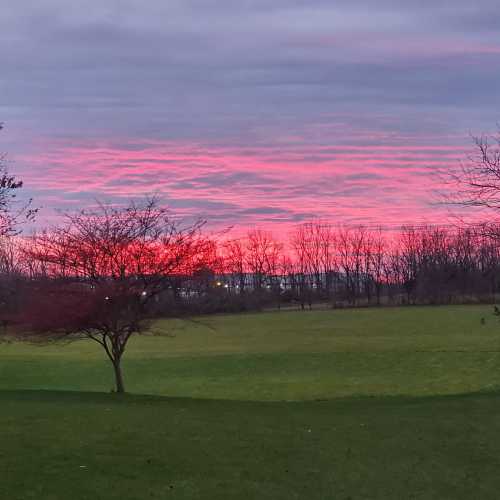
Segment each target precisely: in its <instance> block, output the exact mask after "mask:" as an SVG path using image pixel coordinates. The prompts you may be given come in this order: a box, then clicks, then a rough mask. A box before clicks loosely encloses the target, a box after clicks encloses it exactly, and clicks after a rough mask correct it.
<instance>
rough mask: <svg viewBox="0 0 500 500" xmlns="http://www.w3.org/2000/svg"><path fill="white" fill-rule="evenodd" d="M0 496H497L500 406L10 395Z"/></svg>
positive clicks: (4, 405)
mask: <svg viewBox="0 0 500 500" xmlns="http://www.w3.org/2000/svg"><path fill="white" fill-rule="evenodd" d="M0 407H1V409H2V411H1V412H0V443H1V447H0V470H1V471H2V473H1V474H2V480H1V481H0V498H2V499H4V498H5V499H9V500H25V499H44V500H45V499H51V500H66V499H67V498H72V499H73V500H88V499H93V500H100V499H103V500H104V499H105V500H112V499H124V500H128V499H130V500H137V499H149V498H158V499H167V498H173V499H194V498H196V499H213V500H223V499H228V500H229V499H231V500H233V499H259V500H260V499H263V500H265V499H269V500H279V499H283V500H290V499H312V500H314V499H342V500H347V499H352V500H354V499H384V500H388V499H409V498H413V499H422V500H424V499H425V500H430V499H439V500H445V499H450V500H451V499H452V500H461V499H467V500H469V499H471V498H477V499H483V500H488V499H497V498H498V491H499V488H500V477H499V476H498V467H499V466H500V440H499V439H498V436H499V435H500V396H499V395H494V394H490V395H470V396H450V397H435V398H420V399H410V398H402V397H398V398H388V399H387V398H385V399H384V398H379V399H375V398H357V399H353V398H348V399H339V400H336V401H327V402H302V403H284V402H283V403H259V402H238V401H216V400H190V399H166V398H165V399H163V398H155V397H140V396H125V397H123V398H120V397H116V396H114V395H109V394H108V395H99V394H89V393H64V392H58V393H55V392H48V393H43V392H38V393H37V392H22V391H18V392H0Z"/></svg>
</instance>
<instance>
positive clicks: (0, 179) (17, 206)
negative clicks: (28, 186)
mask: <svg viewBox="0 0 500 500" xmlns="http://www.w3.org/2000/svg"><path fill="white" fill-rule="evenodd" d="M2 129H3V124H1V123H0V130H2ZM22 187H23V182H22V181H21V180H19V179H17V178H16V177H15V176H13V175H11V174H10V173H9V171H8V169H7V166H6V155H5V154H4V153H2V154H0V237H2V236H12V235H15V234H18V233H19V232H20V230H21V225H22V224H23V223H25V222H27V221H29V220H33V219H34V217H35V215H36V212H37V209H35V208H33V206H32V200H31V199H29V200H27V201H24V202H23V201H20V200H19V199H18V196H17V195H18V193H19V190H20V189H21V188H22Z"/></svg>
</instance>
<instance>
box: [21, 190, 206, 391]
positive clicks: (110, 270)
mask: <svg viewBox="0 0 500 500" xmlns="http://www.w3.org/2000/svg"><path fill="white" fill-rule="evenodd" d="M201 226H202V224H201V223H194V224H191V225H189V226H187V227H181V226H180V225H179V223H178V222H176V221H175V220H174V219H173V218H172V217H171V216H170V215H169V213H168V211H167V210H166V209H164V208H162V207H161V206H159V205H158V203H157V201H156V200H154V199H153V200H148V201H147V202H145V203H144V204H140V205H138V204H135V203H131V204H130V205H129V206H128V207H126V208H124V209H121V208H113V207H110V206H107V205H99V207H98V209H96V210H95V211H92V212H87V211H81V212H79V213H76V214H68V215H67V216H66V217H65V221H64V223H63V224H61V225H60V226H58V227H56V228H54V229H52V230H49V231H45V232H44V233H42V234H39V235H37V236H34V237H33V238H32V239H31V240H30V244H29V246H28V248H27V250H26V252H27V254H29V257H30V258H31V259H32V260H34V261H38V262H41V263H42V264H43V268H44V275H42V276H40V277H39V279H37V280H32V281H31V282H30V285H29V290H28V297H29V298H28V299H27V303H26V305H25V309H24V311H23V317H22V318H21V329H22V330H23V331H28V332H32V333H33V334H34V338H35V339H38V340H41V341H53V340H63V339H68V340H69V339H90V340H92V341H94V342H97V343H98V344H99V345H100V346H101V347H102V348H103V349H104V351H105V353H106V355H107V357H108V358H109V360H110V361H111V363H112V365H113V369H114V375H115V382H116V392H119V393H121V392H124V391H125V386H124V381H123V376H122V370H121V360H122V356H123V354H124V352H125V349H126V347H127V343H128V341H129V339H130V338H131V336H132V335H134V334H140V333H143V332H145V331H146V330H147V327H148V325H149V321H148V320H150V319H151V318H152V317H153V315H154V314H155V305H156V304H157V301H158V298H159V297H160V296H161V294H164V293H168V292H169V291H171V290H172V288H173V287H174V286H178V281H179V277H183V276H184V277H188V276H191V275H192V274H193V273H194V272H196V271H197V270H199V269H200V268H203V267H205V266H207V262H206V255H207V254H209V255H210V254H211V252H206V247H207V244H209V242H208V241H207V239H206V238H205V237H204V236H203V235H202V234H201V232H200V229H201ZM174 283H175V285H174ZM173 312H174V311H162V314H164V315H168V314H172V313H173Z"/></svg>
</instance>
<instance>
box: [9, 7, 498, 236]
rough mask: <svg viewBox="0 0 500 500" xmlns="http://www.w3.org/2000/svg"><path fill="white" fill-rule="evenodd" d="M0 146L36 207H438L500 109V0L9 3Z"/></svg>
mask: <svg viewBox="0 0 500 500" xmlns="http://www.w3.org/2000/svg"><path fill="white" fill-rule="evenodd" d="M0 7H1V9H0V32H1V33H2V44H1V45H0V61H1V63H2V64H1V72H0V121H2V122H4V124H5V129H4V130H3V131H2V132H1V133H0V151H5V152H7V153H8V158H9V169H10V170H11V171H12V172H13V173H15V174H16V175H18V176H19V177H20V178H22V179H23V180H24V182H25V190H26V195H29V196H32V197H33V198H34V200H35V204H36V205H37V206H39V207H40V208H41V212H40V219H39V223H40V224H41V223H45V222H52V221H53V220H56V219H57V217H58V214H59V213H60V212H61V211H65V210H75V209H80V208H82V207H87V206H92V205H93V204H94V203H95V202H96V200H98V199H99V200H103V201H106V202H109V203H117V204H120V203H126V202H127V201H128V200H130V199H138V198H141V197H143V196H146V195H153V194H154V195H157V196H158V197H159V198H160V199H161V200H162V202H163V203H165V204H167V205H168V206H169V207H170V208H171V209H172V211H173V212H174V213H176V214H179V215H182V216H186V217H188V216H196V217H202V218H206V219H207V220H208V221H209V223H210V224H211V225H213V226H214V227H228V226H237V227H240V228H241V227H245V228H252V227H255V226H257V227H264V228H266V229H271V230H273V231H277V232H283V231H286V230H288V229H289V228H290V227H291V226H293V225H295V224H298V223H301V222H304V221H308V220H311V219H324V220H329V221H331V222H332V223H343V224H368V225H379V224H382V225H384V226H391V225H399V224H403V223H408V222H416V223H422V222H427V223H441V222H443V221H445V220H446V219H447V218H448V217H449V216H450V208H449V207H447V206H444V205H443V204H442V203H440V200H441V198H440V194H439V192H440V190H441V189H442V188H441V185H440V182H441V180H440V178H439V176H437V175H436V174H437V172H439V171H441V170H442V169H443V168H446V167H448V166H450V165H456V164H458V162H459V161H461V160H462V159H463V158H464V157H465V155H466V154H467V152H468V151H470V149H471V137H470V134H474V135H478V134H481V133H485V132H489V131H491V130H495V129H496V126H497V123H498V122H499V120H500V106H499V104H500V85H499V75H500V71H499V70H500V30H498V20H499V19H500V2H498V0H476V1H475V2H471V1H470V0H467V1H465V0H453V1H444V0H432V1H431V0H420V1H418V2H410V1H401V0H336V1H335V2H333V1H330V0H328V1H327V0H318V1H314V0H273V1H264V0H255V1H249V0H246V1H245V0H205V1H202V0H148V1H139V0H134V1H132V0H120V1H119V0H115V1H112V0H86V1H81V0H72V1H71V2H68V1H67V0H16V1H15V2H14V1H11V0H0Z"/></svg>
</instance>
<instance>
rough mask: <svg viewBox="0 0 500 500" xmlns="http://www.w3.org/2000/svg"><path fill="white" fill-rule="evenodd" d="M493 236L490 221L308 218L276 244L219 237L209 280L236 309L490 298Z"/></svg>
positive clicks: (499, 254) (268, 237) (497, 265)
mask: <svg viewBox="0 0 500 500" xmlns="http://www.w3.org/2000/svg"><path fill="white" fill-rule="evenodd" d="M498 234H500V232H499V231H498V230H497V228H496V227H493V226H490V225H488V226H487V225H476V226H473V227H469V226H466V227H461V228H460V227H454V228H447V227H436V226H406V227H403V228H402V229H401V230H399V231H383V230H382V229H375V230H374V229H369V228H366V227H363V226H357V227H346V226H344V227H336V226H333V225H330V224H327V223H324V222H310V223H306V224H302V225H300V226H298V227H297V228H296V229H295V230H294V231H293V232H292V233H291V234H290V235H289V238H288V240H287V241H286V242H280V241H279V240H277V239H275V238H274V237H273V235H272V233H270V232H267V231H262V230H252V231H250V232H248V234H247V235H246V236H245V237H243V238H240V239H234V240H229V241H225V242H219V243H218V248H217V252H216V253H217V255H218V260H217V263H216V265H214V267H213V269H212V276H211V280H212V283H213V282H215V284H216V285H217V286H218V287H219V288H223V292H224V293H223V294H222V296H223V297H224V304H226V307H229V306H230V305H231V304H232V306H233V307H235V308H238V307H239V308H245V306H250V307H258V306H262V305H270V304H271V303H273V304H274V305H276V306H278V307H280V306H282V305H286V304H297V305H299V306H300V307H302V308H306V307H311V306H312V304H313V303H317V302H323V303H327V304H329V305H331V306H333V307H345V306H360V305H384V304H385V305H390V304H449V303H467V302H494V301H495V296H496V294H497V292H498V291H499V283H500V243H499V242H500V239H499V238H498V237H497V235H498ZM195 287H196V285H195ZM219 295H221V294H219ZM225 295H229V296H231V297H232V302H231V301H228V300H227V297H225Z"/></svg>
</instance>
